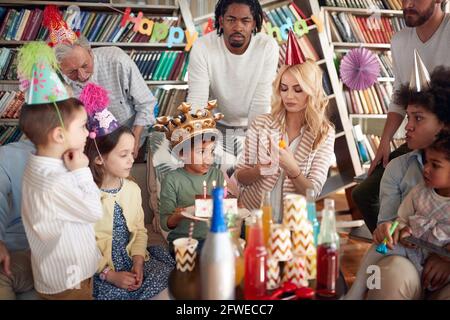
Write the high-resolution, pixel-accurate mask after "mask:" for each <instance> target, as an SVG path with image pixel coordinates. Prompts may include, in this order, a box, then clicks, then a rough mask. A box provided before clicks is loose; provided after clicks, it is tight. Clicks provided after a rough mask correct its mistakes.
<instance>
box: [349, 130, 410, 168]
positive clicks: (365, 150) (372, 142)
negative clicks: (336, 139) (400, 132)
mask: <svg viewBox="0 0 450 320" xmlns="http://www.w3.org/2000/svg"><path fill="white" fill-rule="evenodd" d="M380 141H381V137H380V136H377V135H374V134H365V135H363V144H362V145H361V144H359V145H358V153H359V155H360V161H361V163H363V164H364V163H370V162H371V161H373V159H375V155H376V153H377V150H378V148H379V146H380ZM403 143H405V139H393V140H392V141H391V143H390V148H391V151H394V150H395V149H397V148H398V147H400V146H401V145H402V144H403ZM365 154H366V155H367V156H365Z"/></svg>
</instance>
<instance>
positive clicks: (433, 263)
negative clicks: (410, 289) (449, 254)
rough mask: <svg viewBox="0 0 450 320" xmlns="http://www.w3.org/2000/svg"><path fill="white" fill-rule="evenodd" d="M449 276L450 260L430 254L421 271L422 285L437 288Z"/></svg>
mask: <svg viewBox="0 0 450 320" xmlns="http://www.w3.org/2000/svg"><path fill="white" fill-rule="evenodd" d="M449 277H450V261H447V260H445V259H443V258H442V257H440V256H438V255H436V254H431V255H430V257H429V258H428V259H427V261H426V262H425V266H424V267H423V272H422V282H423V287H424V288H428V287H429V286H430V285H431V287H432V288H439V287H441V286H443V285H445V284H446V283H447V281H448V280H449Z"/></svg>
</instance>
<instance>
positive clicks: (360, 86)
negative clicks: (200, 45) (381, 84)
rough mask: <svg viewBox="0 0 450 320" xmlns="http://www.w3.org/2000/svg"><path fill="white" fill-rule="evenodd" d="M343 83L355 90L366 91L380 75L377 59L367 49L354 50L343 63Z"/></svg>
mask: <svg viewBox="0 0 450 320" xmlns="http://www.w3.org/2000/svg"><path fill="white" fill-rule="evenodd" d="M340 73H341V79H342V81H343V82H344V83H345V84H346V85H347V87H349V88H350V89H353V90H364V89H367V88H369V87H370V86H372V85H373V84H374V83H375V82H376V81H377V78H378V77H379V75H380V64H379V63H378V60H377V57H376V56H375V55H374V54H373V53H372V52H371V51H369V50H367V49H365V48H357V49H352V50H350V52H348V53H347V54H346V55H345V56H344V58H342V61H341V67H340Z"/></svg>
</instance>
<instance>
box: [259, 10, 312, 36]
mask: <svg viewBox="0 0 450 320" xmlns="http://www.w3.org/2000/svg"><path fill="white" fill-rule="evenodd" d="M263 17H264V24H263V29H264V31H265V32H266V33H267V23H268V22H270V24H271V25H272V27H278V28H280V27H281V26H283V25H284V24H286V23H287V22H288V21H289V20H290V21H291V22H292V23H293V24H294V23H295V22H296V21H299V20H301V19H306V18H307V17H306V15H305V14H304V12H303V11H302V10H301V9H300V8H299V7H298V6H297V5H296V4H295V3H294V2H291V3H289V4H285V5H282V6H279V7H276V8H267V9H265V10H263ZM308 22H309V21H308Z"/></svg>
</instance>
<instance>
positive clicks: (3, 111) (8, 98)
mask: <svg viewBox="0 0 450 320" xmlns="http://www.w3.org/2000/svg"><path fill="white" fill-rule="evenodd" d="M0 96H1V98H0V118H1V119H18V118H19V115H20V109H21V108H22V106H23V105H24V104H25V95H24V93H23V92H21V91H0Z"/></svg>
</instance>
